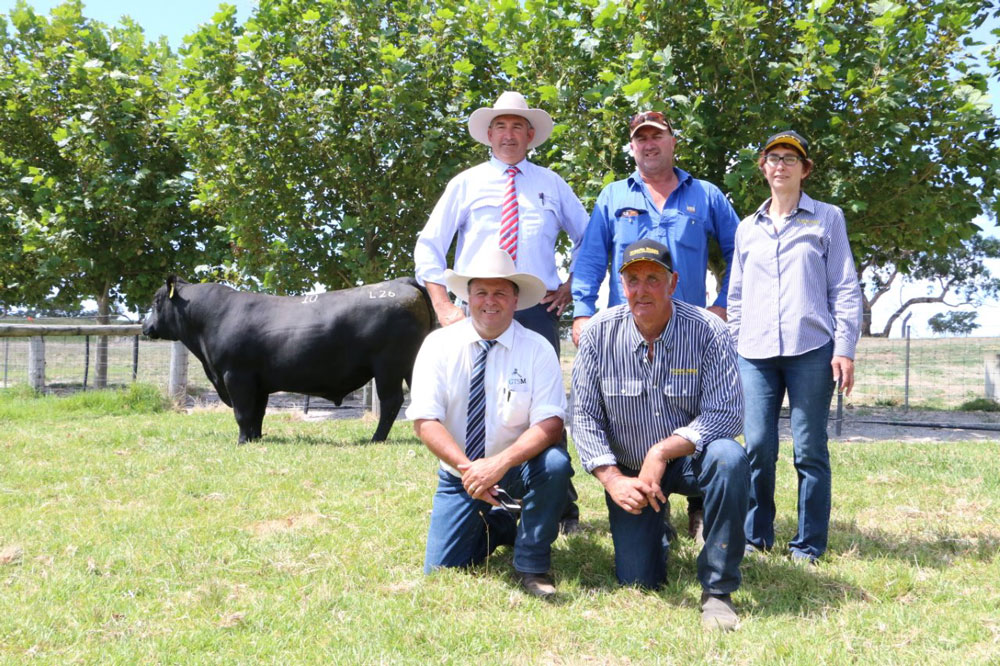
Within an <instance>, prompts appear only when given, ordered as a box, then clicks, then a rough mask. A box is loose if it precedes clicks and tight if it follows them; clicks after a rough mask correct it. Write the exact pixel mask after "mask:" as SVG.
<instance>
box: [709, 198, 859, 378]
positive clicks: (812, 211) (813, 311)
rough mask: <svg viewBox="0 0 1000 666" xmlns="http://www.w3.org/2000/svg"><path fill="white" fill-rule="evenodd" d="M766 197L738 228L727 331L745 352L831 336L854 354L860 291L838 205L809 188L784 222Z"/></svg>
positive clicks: (795, 348) (776, 352) (783, 351)
mask: <svg viewBox="0 0 1000 666" xmlns="http://www.w3.org/2000/svg"><path fill="white" fill-rule="evenodd" d="M770 205H771V200H770V199H768V200H767V201H765V202H764V203H763V204H761V206H760V208H758V209H757V211H756V212H755V213H753V214H752V215H750V216H749V217H747V218H746V219H744V220H743V221H742V222H740V226H739V228H737V230H736V251H735V252H734V253H733V268H732V275H731V278H730V282H729V309H728V311H727V313H728V316H729V330H730V332H731V333H732V335H733V338H734V339H735V340H736V348H737V350H738V351H739V353H740V355H741V356H742V357H743V358H773V357H776V356H798V355H799V354H805V353H806V352H809V351H812V350H814V349H819V348H820V347H822V346H823V345H825V344H826V343H828V342H829V341H830V340H831V339H832V340H833V354H834V356H846V357H848V358H852V359H853V358H854V351H855V347H856V346H857V344H858V337H859V336H860V334H861V314H862V311H861V290H860V288H859V287H858V276H857V273H856V272H855V269H854V260H853V258H852V257H851V247H850V245H849V244H848V242H847V224H846V223H845V221H844V213H843V212H842V211H841V210H840V208H838V207H836V206H831V205H830V204H826V203H823V202H822V201H816V200H814V199H812V198H811V197H810V196H809V195H807V194H806V193H805V192H803V193H802V196H801V198H800V199H799V207H798V208H797V209H796V210H795V211H794V212H793V213H792V214H791V215H790V216H789V217H788V218H787V220H786V221H785V224H784V225H783V226H776V225H775V223H774V221H773V220H771V218H770V216H769V215H768V208H769V207H770Z"/></svg>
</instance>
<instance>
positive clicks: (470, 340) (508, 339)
mask: <svg viewBox="0 0 1000 666" xmlns="http://www.w3.org/2000/svg"><path fill="white" fill-rule="evenodd" d="M516 324H517V322H516V321H513V320H511V322H510V326H508V327H507V330H506V331H504V332H503V333H501V334H500V335H499V336H497V337H496V338H495V339H496V341H497V342H499V343H500V344H501V345H503V346H504V347H505V348H506V349H513V347H514V326H515V325H516ZM454 325H455V326H464V327H465V328H464V330H463V331H462V344H466V345H471V344H475V343H477V342H479V341H480V340H482V339H483V338H481V337H479V333H477V332H476V328H475V327H474V326H473V325H472V319H471V318H469V317H466V318H465V319H463V320H462V321H461V322H459V323H457V324H454Z"/></svg>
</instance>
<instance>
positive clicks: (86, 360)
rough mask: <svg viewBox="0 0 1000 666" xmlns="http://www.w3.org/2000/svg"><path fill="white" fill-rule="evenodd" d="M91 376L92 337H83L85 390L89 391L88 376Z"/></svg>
mask: <svg viewBox="0 0 1000 666" xmlns="http://www.w3.org/2000/svg"><path fill="white" fill-rule="evenodd" d="M88 374H90V336H89V335H85V336H83V390H84V391H86V390H87V375H88Z"/></svg>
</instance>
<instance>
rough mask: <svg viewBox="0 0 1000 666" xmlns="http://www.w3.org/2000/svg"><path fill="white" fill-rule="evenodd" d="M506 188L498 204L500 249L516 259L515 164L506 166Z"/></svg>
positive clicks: (516, 172)
mask: <svg viewBox="0 0 1000 666" xmlns="http://www.w3.org/2000/svg"><path fill="white" fill-rule="evenodd" d="M506 173H507V189H506V190H504V193H503V205H501V206H500V249H501V250H504V251H506V252H507V254H509V255H510V258H511V259H513V260H514V261H515V262H516V261H517V189H516V188H515V187H514V176H516V175H517V174H518V173H520V170H519V169H518V168H517V167H516V166H512V167H507V171H506Z"/></svg>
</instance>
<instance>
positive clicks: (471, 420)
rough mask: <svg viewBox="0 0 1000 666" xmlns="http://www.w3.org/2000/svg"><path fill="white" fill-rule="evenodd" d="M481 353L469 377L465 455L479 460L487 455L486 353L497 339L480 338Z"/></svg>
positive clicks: (470, 458)
mask: <svg viewBox="0 0 1000 666" xmlns="http://www.w3.org/2000/svg"><path fill="white" fill-rule="evenodd" d="M478 342H479V354H478V355H477V356H476V363H475V365H473V366H472V377H471V378H470V379H469V416H468V425H467V426H466V428H465V455H467V456H468V457H469V460H477V459H478V458H482V457H483V456H484V455H486V390H485V381H484V379H485V377H486V355H487V354H488V353H489V352H490V349H491V348H492V347H493V345H495V344H496V343H497V341H496V340H479V341H478Z"/></svg>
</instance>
